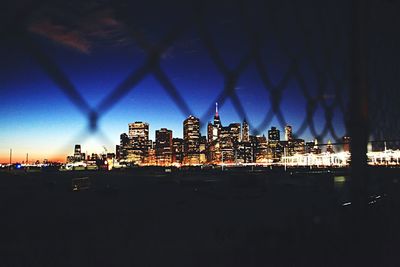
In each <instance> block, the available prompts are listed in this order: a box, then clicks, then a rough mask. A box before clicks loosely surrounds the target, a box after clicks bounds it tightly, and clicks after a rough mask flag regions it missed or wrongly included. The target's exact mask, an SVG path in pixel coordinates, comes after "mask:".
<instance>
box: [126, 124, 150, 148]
mask: <svg viewBox="0 0 400 267" xmlns="http://www.w3.org/2000/svg"><path fill="white" fill-rule="evenodd" d="M129 138H130V139H132V140H134V142H137V143H139V144H144V143H146V142H147V141H148V140H149V124H148V123H146V122H141V121H136V122H134V123H129Z"/></svg>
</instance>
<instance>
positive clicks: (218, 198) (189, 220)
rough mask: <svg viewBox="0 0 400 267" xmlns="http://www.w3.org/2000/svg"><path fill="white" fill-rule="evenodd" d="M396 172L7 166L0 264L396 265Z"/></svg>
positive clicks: (0, 207) (0, 187) (399, 232)
mask: <svg viewBox="0 0 400 267" xmlns="http://www.w3.org/2000/svg"><path fill="white" fill-rule="evenodd" d="M399 173H400V172H399V171H398V170H394V169H382V170H374V171H373V173H372V175H371V176H372V177H371V179H372V180H373V181H371V183H370V187H369V191H370V193H369V195H370V198H369V199H368V200H367V202H370V204H367V205H366V206H367V208H366V211H365V212H364V213H362V214H361V215H358V214H359V213H358V211H357V210H354V208H353V207H352V205H347V204H345V205H344V206H343V204H344V203H347V202H348V201H349V194H348V185H347V183H335V182H334V180H333V177H334V176H335V175H336V176H338V175H340V174H332V173H329V174H318V173H317V174H312V175H310V174H307V175H303V174H296V173H293V172H292V175H290V172H287V173H286V174H284V173H279V172H278V173H271V172H267V173H266V172H256V173H254V172H253V173H246V172H242V173H241V172H239V173H234V172H224V174H221V173H219V174H217V173H207V172H202V173H173V174H163V173H147V172H138V171H130V172H108V173H106V172H63V173H61V172H55V173H44V172H40V173H29V174H25V173H23V172H19V173H11V174H10V173H6V172H2V173H0V266H399V265H400V205H399V204H400V190H399V187H400V183H399V182H398V181H400V180H398V178H400V175H399ZM83 176H88V177H90V181H91V188H90V189H89V190H87V191H80V192H72V191H71V179H72V178H76V177H83ZM356 214H357V215H356Z"/></svg>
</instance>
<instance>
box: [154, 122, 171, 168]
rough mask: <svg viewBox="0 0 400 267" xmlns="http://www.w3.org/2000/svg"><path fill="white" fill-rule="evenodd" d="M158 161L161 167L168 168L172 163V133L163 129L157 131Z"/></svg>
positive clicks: (156, 149)
mask: <svg viewBox="0 0 400 267" xmlns="http://www.w3.org/2000/svg"><path fill="white" fill-rule="evenodd" d="M155 152H156V160H157V165H159V166H168V165H171V163H172V131H171V130H168V129H166V128H161V129H160V130H157V131H156V144H155Z"/></svg>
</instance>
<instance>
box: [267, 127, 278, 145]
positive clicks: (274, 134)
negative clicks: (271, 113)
mask: <svg viewBox="0 0 400 267" xmlns="http://www.w3.org/2000/svg"><path fill="white" fill-rule="evenodd" d="M280 136H281V135H280V131H279V130H278V129H276V127H271V129H270V130H268V140H269V141H275V142H278V141H280V140H281V137H280Z"/></svg>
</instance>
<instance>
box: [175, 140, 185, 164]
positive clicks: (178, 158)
mask: <svg viewBox="0 0 400 267" xmlns="http://www.w3.org/2000/svg"><path fill="white" fill-rule="evenodd" d="M172 162H175V163H182V162H183V139H182V138H172Z"/></svg>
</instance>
